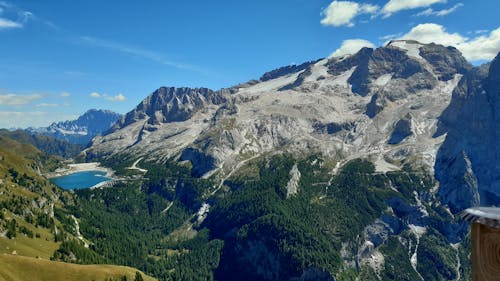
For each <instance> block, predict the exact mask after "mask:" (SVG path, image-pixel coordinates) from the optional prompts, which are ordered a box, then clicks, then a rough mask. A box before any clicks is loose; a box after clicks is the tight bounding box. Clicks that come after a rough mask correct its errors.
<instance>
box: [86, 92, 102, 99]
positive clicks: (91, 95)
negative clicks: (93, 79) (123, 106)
mask: <svg viewBox="0 0 500 281" xmlns="http://www.w3.org/2000/svg"><path fill="white" fill-rule="evenodd" d="M89 96H90V97H92V98H96V99H98V98H100V97H101V94H99V93H97V92H93V93H90V94H89Z"/></svg>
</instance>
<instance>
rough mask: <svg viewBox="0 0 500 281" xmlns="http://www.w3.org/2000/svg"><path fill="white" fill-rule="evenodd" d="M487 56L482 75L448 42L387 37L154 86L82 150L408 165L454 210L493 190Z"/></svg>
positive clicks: (197, 159) (204, 167)
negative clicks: (343, 50) (208, 80)
mask: <svg viewBox="0 0 500 281" xmlns="http://www.w3.org/2000/svg"><path fill="white" fill-rule="evenodd" d="M496 61H497V60H495V61H494V62H493V63H492V64H491V67H490V70H488V66H482V67H473V66H472V65H470V64H469V63H468V62H467V61H466V60H465V59H464V58H463V56H462V55H461V54H460V52H459V51H458V50H456V49H455V48H453V47H444V46H441V45H436V44H420V43H418V42H415V41H392V42H390V43H389V44H388V45H386V46H384V47H381V48H377V49H371V48H363V49H361V50H360V51H359V52H358V53H356V54H353V55H347V56H344V57H336V58H326V59H322V60H318V61H313V62H308V63H304V64H302V65H299V66H288V67H284V68H280V69H277V70H274V71H271V72H269V73H266V74H264V75H263V76H262V78H261V79H260V80H258V81H257V80H252V81H249V82H247V83H244V84H240V85H237V86H235V87H232V88H229V89H222V90H219V91H212V90H209V89H205V88H197V89H190V88H165V87H162V88H159V89H158V90H156V91H155V92H153V93H152V94H151V95H150V96H149V97H147V98H146V99H145V100H144V101H143V102H142V103H140V104H139V105H138V106H137V107H136V108H135V109H134V110H133V111H131V112H129V113H127V114H126V115H125V116H124V117H122V119H121V120H120V121H119V122H117V123H116V124H115V125H114V126H113V128H112V129H111V130H110V131H109V132H108V133H107V134H106V135H104V136H99V137H96V138H95V139H94V140H93V142H92V146H91V147H90V148H88V149H87V150H85V151H84V153H85V155H86V156H87V158H88V159H92V158H103V157H104V158H105V157H112V156H117V155H127V157H129V158H136V159H138V158H140V157H145V161H155V162H163V161H166V160H167V159H171V158H172V157H174V158H176V159H177V160H179V161H190V162H191V164H192V167H193V168H192V171H193V176H196V177H205V178H208V177H210V176H212V175H216V177H219V178H223V177H224V175H228V174H229V173H231V172H232V171H233V170H234V169H235V168H238V167H239V166H238V164H239V163H242V161H246V160H248V159H250V158H252V157H258V156H259V155H265V154H268V153H276V152H288V153H292V154H296V155H303V154H311V153H320V154H322V155H324V156H325V157H328V158H331V159H335V160H337V161H338V162H339V165H338V167H337V168H339V167H340V166H342V164H343V163H346V162H347V161H349V160H351V159H355V158H366V159H368V160H370V161H371V162H373V163H374V164H375V167H376V172H387V171H397V170H399V169H401V167H402V166H403V165H405V164H409V165H410V166H412V167H418V168H423V170H424V171H425V173H428V174H430V175H435V176H436V178H437V179H438V180H439V182H440V185H441V187H438V185H436V187H435V190H438V189H439V192H438V194H439V195H440V196H442V197H443V198H444V202H445V203H447V204H448V205H449V206H450V207H451V211H452V212H458V211H460V210H461V209H463V208H465V207H468V206H470V205H475V204H478V203H479V202H488V201H487V199H485V197H488V196H490V195H491V194H493V195H495V194H496V193H495V192H494V190H498V184H499V178H498V176H495V175H498V174H499V173H496V172H495V171H497V170H498V167H497V166H495V165H496V164H495V163H496V161H494V159H495V158H494V157H495V155H497V156H498V153H499V152H498V151H496V150H495V153H490V152H491V151H489V152H488V150H489V149H492V148H493V147H498V146H496V144H497V142H498V138H497V137H496V135H495V134H497V133H496V130H495V126H496V125H495V124H497V123H496V121H498V120H497V119H498V116H497V115H498V114H497V113H496V112H497V111H498V107H499V105H498V104H499V103H498V102H497V101H498V97H497V96H498V93H496V92H498V86H497V85H498V82H500V81H498V78H499V77H498V73H497V72H498V71H497V68H498V66H497V65H498V63H497V62H496ZM467 126H470V127H467ZM483 135H484V136H486V135H487V137H483ZM495 149H496V148H495ZM436 158H437V160H436ZM449 175H457V177H452V176H449ZM495 196H496V195H495ZM480 198H483V199H480ZM490 198H492V197H490Z"/></svg>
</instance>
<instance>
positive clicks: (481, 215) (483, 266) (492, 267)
mask: <svg viewBox="0 0 500 281" xmlns="http://www.w3.org/2000/svg"><path fill="white" fill-rule="evenodd" d="M462 218H464V219H465V220H467V221H469V222H471V223H472V224H471V246H472V247H471V248H472V249H471V250H472V255H471V259H472V280H473V281H499V280H500V208H488V207H478V208H470V209H467V210H465V211H464V212H463V214H462Z"/></svg>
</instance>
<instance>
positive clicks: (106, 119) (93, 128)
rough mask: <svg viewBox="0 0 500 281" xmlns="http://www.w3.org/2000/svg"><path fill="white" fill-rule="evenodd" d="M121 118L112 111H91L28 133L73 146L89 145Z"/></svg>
mask: <svg viewBox="0 0 500 281" xmlns="http://www.w3.org/2000/svg"><path fill="white" fill-rule="evenodd" d="M120 118H121V114H119V113H116V112H113V111H110V110H101V109H90V110H88V111H87V112H85V113H84V114H83V115H82V116H80V117H78V119H76V120H71V121H63V122H57V123H52V124H51V125H50V126H48V127H46V128H38V129H28V131H30V132H31V133H36V134H42V135H47V136H52V137H54V138H57V139H61V140H66V141H68V142H70V143H73V144H80V145H87V144H88V143H89V142H90V141H91V140H92V139H93V138H94V137H95V136H99V135H101V134H103V133H104V132H106V131H107V130H109V129H110V128H111V126H112V125H113V124H114V123H115V122H116V121H117V120H119V119H120Z"/></svg>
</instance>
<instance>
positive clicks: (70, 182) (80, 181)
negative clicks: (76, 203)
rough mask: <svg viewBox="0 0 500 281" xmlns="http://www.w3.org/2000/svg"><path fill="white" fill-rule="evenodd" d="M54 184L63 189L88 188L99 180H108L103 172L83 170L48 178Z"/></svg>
mask: <svg viewBox="0 0 500 281" xmlns="http://www.w3.org/2000/svg"><path fill="white" fill-rule="evenodd" d="M50 180H51V181H52V182H53V183H54V184H55V185H57V186H59V187H60V188H63V189H81V188H89V187H92V186H94V185H96V184H98V183H100V182H103V181H108V180H110V179H109V178H107V177H106V173H105V172H101V171H85V172H78V173H73V174H69V175H66V176H62V177H57V178H52V179H50Z"/></svg>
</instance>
